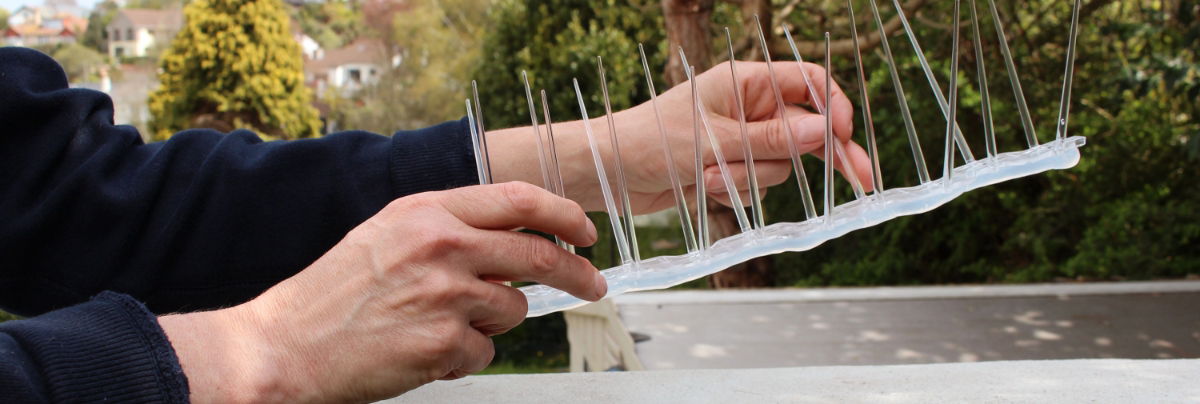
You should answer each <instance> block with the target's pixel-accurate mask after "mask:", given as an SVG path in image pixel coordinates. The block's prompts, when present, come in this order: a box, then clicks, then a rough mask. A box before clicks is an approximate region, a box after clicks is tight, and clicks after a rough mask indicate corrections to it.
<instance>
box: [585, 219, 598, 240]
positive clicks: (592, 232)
mask: <svg viewBox="0 0 1200 404" xmlns="http://www.w3.org/2000/svg"><path fill="white" fill-rule="evenodd" d="M584 222H587V235H588V239H589V240H592V242H593V243H595V242H596V239H597V238H599V237H600V236H597V235H596V224H595V223H592V219H587V220H584Z"/></svg>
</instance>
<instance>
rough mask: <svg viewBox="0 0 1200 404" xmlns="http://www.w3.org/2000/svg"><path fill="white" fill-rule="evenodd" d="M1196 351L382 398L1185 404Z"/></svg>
mask: <svg viewBox="0 0 1200 404" xmlns="http://www.w3.org/2000/svg"><path fill="white" fill-rule="evenodd" d="M1197 375H1200V360H1196V359H1186V360H1178V359H1177V360H1118V359H1105V360H1066V361H1002V362H982V363H954V364H926V365H893V366H827V367H802V368H776V369H709V370H670V371H642V372H599V373H561V374H546V375H496V376H470V377H466V378H463V379H459V380H454V381H444V382H434V383H432V384H429V385H426V386H424V387H421V388H418V389H416V390H414V391H411V392H409V393H408V394H405V395H403V396H400V397H399V398H397V399H393V400H389V401H388V402H391V403H476V402H487V403H520V404H529V403H859V402H871V403H875V402H893V403H928V402H970V403H997V402H1000V403H1008V402H1053V403H1137V402H1151V403H1177V402H1178V403H1185V402H1188V403H1195V402H1200V383H1197V382H1196V380H1197Z"/></svg>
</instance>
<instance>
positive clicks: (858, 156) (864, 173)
mask: <svg viewBox="0 0 1200 404" xmlns="http://www.w3.org/2000/svg"><path fill="white" fill-rule="evenodd" d="M843 145H844V146H845V149H846V158H847V159H849V160H850V167H849V170H847V166H846V164H844V163H842V160H841V158H839V157H838V155H837V153H834V154H833V164H834V166H833V168H834V169H835V170H837V171H838V172H840V173H842V178H847V176H848V175H850V173H851V172H853V173H854V175H857V176H858V181H859V183H861V184H862V186H863V191H865V192H870V191H871V190H872V189H874V184H872V182H871V159H870V157H868V156H867V151H866V150H864V149H863V148H862V146H859V145H858V144H856V143H844V144H843ZM813 154H814V155H816V156H817V158H822V157H823V156H824V155H825V147H824V146H822V147H821V148H819V149H817V150H816V151H814V152H813ZM846 180H847V181H849V179H848V178H847V179H846Z"/></svg>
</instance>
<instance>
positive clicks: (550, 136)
mask: <svg viewBox="0 0 1200 404" xmlns="http://www.w3.org/2000/svg"><path fill="white" fill-rule="evenodd" d="M538 95H540V96H541V97H542V117H543V118H544V119H543V120H544V121H546V137H547V140H548V141H549V142H547V144H546V145H547V146H549V149H550V179H551V181H552V183H553V184H554V185H553V187H552V188H553V192H554V194H556V195H558V196H559V197H560V198H566V197H567V189H566V186H564V185H563V177H562V168H561V167H559V166H558V147H557V145H555V144H554V124H553V122H552V121H551V120H550V105H549V104H548V103H546V90H541V91H539V94H538ZM554 241H555V242H557V243H558V245H559V247H562V248H564V249H566V250H567V251H569V252H571V254H574V253H575V246H573V245H570V244H567V242H566V241H563V240H562V239H561V238H559V237H558V236H554Z"/></svg>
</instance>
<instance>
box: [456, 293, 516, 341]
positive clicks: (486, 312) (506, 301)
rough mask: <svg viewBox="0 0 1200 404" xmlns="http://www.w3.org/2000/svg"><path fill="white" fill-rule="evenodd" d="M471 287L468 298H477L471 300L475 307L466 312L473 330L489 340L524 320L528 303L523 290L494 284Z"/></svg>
mask: <svg viewBox="0 0 1200 404" xmlns="http://www.w3.org/2000/svg"><path fill="white" fill-rule="evenodd" d="M472 285H473V286H472V288H471V291H470V292H468V294H470V295H474V296H476V297H477V298H476V299H473V300H472V302H473V303H474V307H471V308H470V309H469V310H468V312H467V317H468V319H469V320H470V324H471V328H474V329H475V330H478V331H479V332H480V333H482V334H483V335H484V336H488V337H490V336H493V335H499V334H503V333H505V332H508V330H511V329H513V327H516V326H517V325H518V324H521V321H524V320H525V314H527V313H528V312H529V302H528V301H527V300H526V299H525V294H524V293H521V291H520V290H517V289H516V288H513V287H510V286H505V285H502V284H499V283H494V282H473V283H472Z"/></svg>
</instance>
